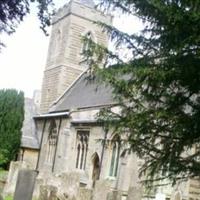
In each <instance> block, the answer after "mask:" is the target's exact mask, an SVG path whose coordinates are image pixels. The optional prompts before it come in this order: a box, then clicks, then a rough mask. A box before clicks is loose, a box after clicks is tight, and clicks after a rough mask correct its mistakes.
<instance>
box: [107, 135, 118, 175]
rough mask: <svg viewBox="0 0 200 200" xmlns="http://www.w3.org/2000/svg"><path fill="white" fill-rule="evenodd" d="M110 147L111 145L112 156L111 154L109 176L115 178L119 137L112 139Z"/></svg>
mask: <svg viewBox="0 0 200 200" xmlns="http://www.w3.org/2000/svg"><path fill="white" fill-rule="evenodd" d="M111 145H112V154H111V162H110V171H109V176H112V177H116V176H117V171H118V166H119V156H120V137H119V136H115V137H113V139H112V141H111Z"/></svg>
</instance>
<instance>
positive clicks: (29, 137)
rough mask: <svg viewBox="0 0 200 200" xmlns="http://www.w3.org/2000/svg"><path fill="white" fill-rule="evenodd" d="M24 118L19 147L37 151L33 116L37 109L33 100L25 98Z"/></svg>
mask: <svg viewBox="0 0 200 200" xmlns="http://www.w3.org/2000/svg"><path fill="white" fill-rule="evenodd" d="M24 106H25V107H24V110H25V116H24V122H23V127H22V138H21V147H26V148H31V149H39V141H38V137H37V135H36V130H35V123H34V120H33V116H34V115H36V114H37V112H38V108H37V106H36V105H35V103H34V100H33V99H30V98H25V105H24Z"/></svg>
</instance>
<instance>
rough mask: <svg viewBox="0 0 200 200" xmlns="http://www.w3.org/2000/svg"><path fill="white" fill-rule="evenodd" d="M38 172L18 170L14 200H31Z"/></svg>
mask: <svg viewBox="0 0 200 200" xmlns="http://www.w3.org/2000/svg"><path fill="white" fill-rule="evenodd" d="M37 174H38V172H37V171H35V170H28V169H24V170H20V171H19V173H18V177H17V184H16V188H15V194H14V200H32V195H33V189H34V185H35V179H36V177H37Z"/></svg>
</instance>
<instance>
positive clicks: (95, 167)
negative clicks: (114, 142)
mask: <svg viewBox="0 0 200 200" xmlns="http://www.w3.org/2000/svg"><path fill="white" fill-rule="evenodd" d="M92 165H93V170H92V186H93V187H94V186H95V182H96V180H98V179H99V175H100V160H99V156H98V154H97V153H96V152H95V153H94V154H93V156H92Z"/></svg>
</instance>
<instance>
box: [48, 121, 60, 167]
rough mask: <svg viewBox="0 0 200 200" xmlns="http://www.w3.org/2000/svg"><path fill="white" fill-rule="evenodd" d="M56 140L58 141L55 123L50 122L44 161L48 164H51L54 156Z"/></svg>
mask: <svg viewBox="0 0 200 200" xmlns="http://www.w3.org/2000/svg"><path fill="white" fill-rule="evenodd" d="M57 139H58V133H57V127H56V122H55V121H54V120H52V121H51V123H50V126H49V136H48V142H47V154H46V155H47V157H46V161H47V162H48V163H52V162H53V159H54V156H55V149H56V144H57Z"/></svg>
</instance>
